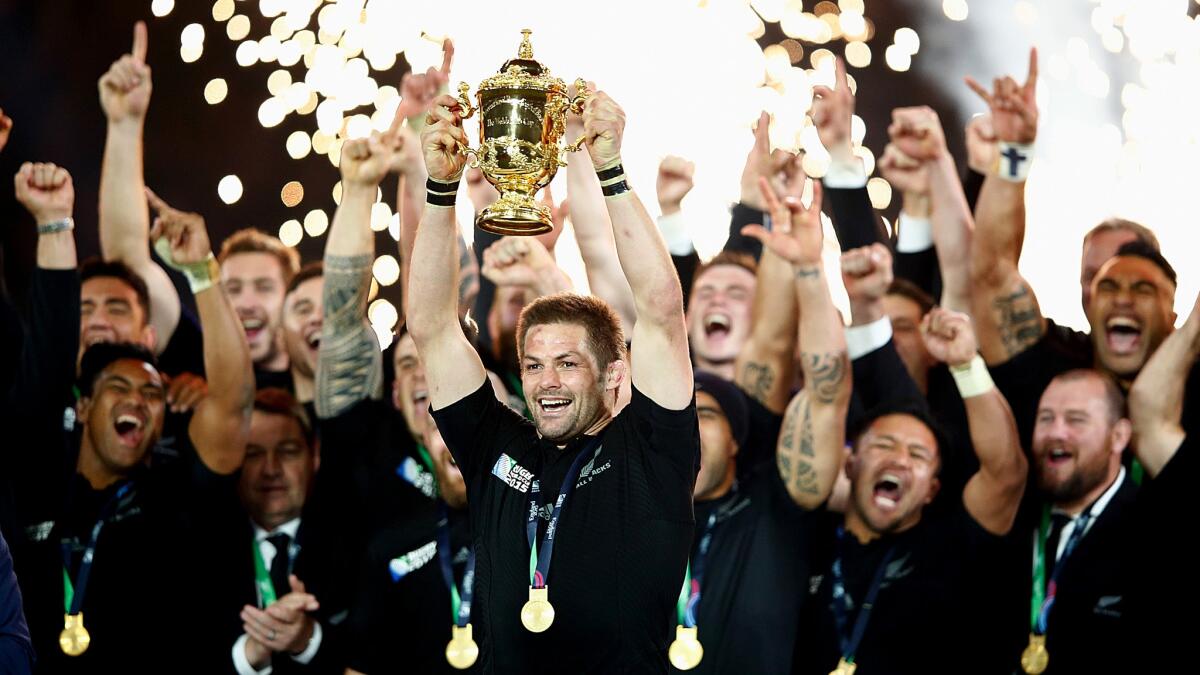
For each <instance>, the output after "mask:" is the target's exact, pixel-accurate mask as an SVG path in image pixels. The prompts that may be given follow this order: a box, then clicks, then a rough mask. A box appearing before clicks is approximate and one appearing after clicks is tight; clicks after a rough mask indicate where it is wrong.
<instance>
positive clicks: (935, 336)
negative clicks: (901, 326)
mask: <svg viewBox="0 0 1200 675" xmlns="http://www.w3.org/2000/svg"><path fill="white" fill-rule="evenodd" d="M921 339H922V340H923V341H924V342H925V349H926V350H927V351H928V352H929V354H930V356H932V357H933V358H935V359H937V360H938V361H941V362H942V363H945V364H946V365H950V366H961V365H966V364H967V363H969V362H970V361H971V359H973V358H975V352H976V351H977V350H978V349H979V345H978V344H977V343H976V341H975V329H974V328H973V327H972V326H971V318H970V317H968V316H967V315H966V314H961V313H959V312H952V311H950V310H948V309H944V308H942V307H934V308H933V309H931V310H929V313H928V314H926V315H925V318H924V319H922V320H921Z"/></svg>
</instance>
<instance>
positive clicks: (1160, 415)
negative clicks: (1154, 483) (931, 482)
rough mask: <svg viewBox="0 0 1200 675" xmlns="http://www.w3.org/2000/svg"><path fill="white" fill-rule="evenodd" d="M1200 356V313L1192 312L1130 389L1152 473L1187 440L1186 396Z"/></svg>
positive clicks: (1140, 446)
mask: <svg viewBox="0 0 1200 675" xmlns="http://www.w3.org/2000/svg"><path fill="white" fill-rule="evenodd" d="M1197 357H1200V317H1197V316H1191V317H1189V318H1188V320H1187V322H1186V323H1184V325H1183V327H1182V328H1180V329H1179V330H1177V331H1175V332H1174V333H1172V334H1171V335H1169V336H1168V337H1167V339H1166V340H1164V341H1163V343H1162V344H1161V345H1160V346H1159V348H1158V349H1157V350H1155V352H1154V355H1153V356H1152V357H1151V358H1150V360H1149V361H1147V362H1146V365H1145V366H1143V367H1142V370H1141V372H1140V373H1139V374H1138V377H1137V380H1136V381H1134V383H1133V388H1132V389H1130V392H1129V414H1130V418H1131V419H1132V420H1133V432H1134V436H1135V437H1136V439H1137V442H1136V443H1135V447H1136V448H1137V455H1138V459H1139V460H1141V462H1142V465H1143V466H1145V467H1146V472H1147V473H1149V474H1150V476H1152V477H1153V476H1156V475H1158V473H1159V472H1160V471H1162V468H1163V467H1164V466H1166V464H1167V462H1169V461H1170V459H1171V457H1172V456H1174V454H1175V451H1176V450H1177V449H1178V448H1179V444H1180V443H1182V442H1183V439H1184V435H1185V434H1184V430H1183V425H1182V415H1183V396H1184V390H1185V388H1186V385H1187V378H1188V374H1189V373H1190V372H1191V369H1192V364H1194V363H1195V362H1196V358H1197Z"/></svg>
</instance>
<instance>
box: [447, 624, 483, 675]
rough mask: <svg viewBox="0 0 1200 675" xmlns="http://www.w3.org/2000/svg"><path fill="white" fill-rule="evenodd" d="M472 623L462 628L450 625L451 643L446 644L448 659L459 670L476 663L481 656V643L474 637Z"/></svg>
mask: <svg viewBox="0 0 1200 675" xmlns="http://www.w3.org/2000/svg"><path fill="white" fill-rule="evenodd" d="M472 633H473V631H472V630H471V624H467V625H465V626H463V627H462V628H459V627H458V626H451V627H450V643H449V644H447V645H446V661H447V663H449V664H450V665H452V666H454V667H455V668H457V669H459V670H466V669H467V668H470V667H471V666H473V665H475V661H476V659H478V658H479V645H477V644H475V638H474V637H472Z"/></svg>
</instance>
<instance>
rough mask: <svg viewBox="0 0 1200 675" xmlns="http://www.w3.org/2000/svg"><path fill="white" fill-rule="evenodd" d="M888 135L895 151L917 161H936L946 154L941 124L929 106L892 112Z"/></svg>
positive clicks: (897, 109)
mask: <svg viewBox="0 0 1200 675" xmlns="http://www.w3.org/2000/svg"><path fill="white" fill-rule="evenodd" d="M888 135H889V136H890V137H891V139H892V144H894V145H895V146H896V149H898V150H899V151H900V152H902V153H904V154H905V155H908V156H909V157H911V158H913V159H915V160H918V161H922V162H923V161H925V160H930V159H936V158H938V157H939V156H941V155H943V154H945V153H946V152H947V150H946V135H945V133H944V132H943V131H942V122H941V120H939V119H938V115H937V113H936V112H934V111H933V108H930V107H929V106H924V105H923V106H917V107H914V108H896V109H895V110H893V111H892V124H891V125H890V126H889V127H888Z"/></svg>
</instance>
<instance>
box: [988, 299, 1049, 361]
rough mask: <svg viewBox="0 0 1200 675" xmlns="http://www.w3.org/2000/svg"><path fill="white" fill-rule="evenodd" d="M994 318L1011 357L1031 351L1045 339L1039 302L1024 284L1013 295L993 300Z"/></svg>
mask: <svg viewBox="0 0 1200 675" xmlns="http://www.w3.org/2000/svg"><path fill="white" fill-rule="evenodd" d="M992 308H993V315H992V316H993V318H994V319H995V321H996V329H997V330H998V331H999V333H1000V341H1001V343H1003V344H1004V350H1005V351H1006V352H1008V357H1009V358H1012V357H1014V356H1016V355H1017V354H1020V353H1021V352H1023V351H1025V350H1026V349H1029V348H1030V347H1031V346H1033V345H1034V344H1035V343H1036V342H1037V341H1038V340H1040V339H1041V337H1042V325H1041V314H1040V313H1039V311H1038V306H1037V299H1036V298H1034V296H1033V294H1032V293H1030V292H1029V286H1028V285H1026V284H1024V283H1022V284H1021V286H1020V287H1019V288H1018V289H1017V290H1016V291H1015V292H1013V293H1010V294H1009V295H1005V296H1002V297H1000V298H997V299H996V300H994V301H992Z"/></svg>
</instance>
